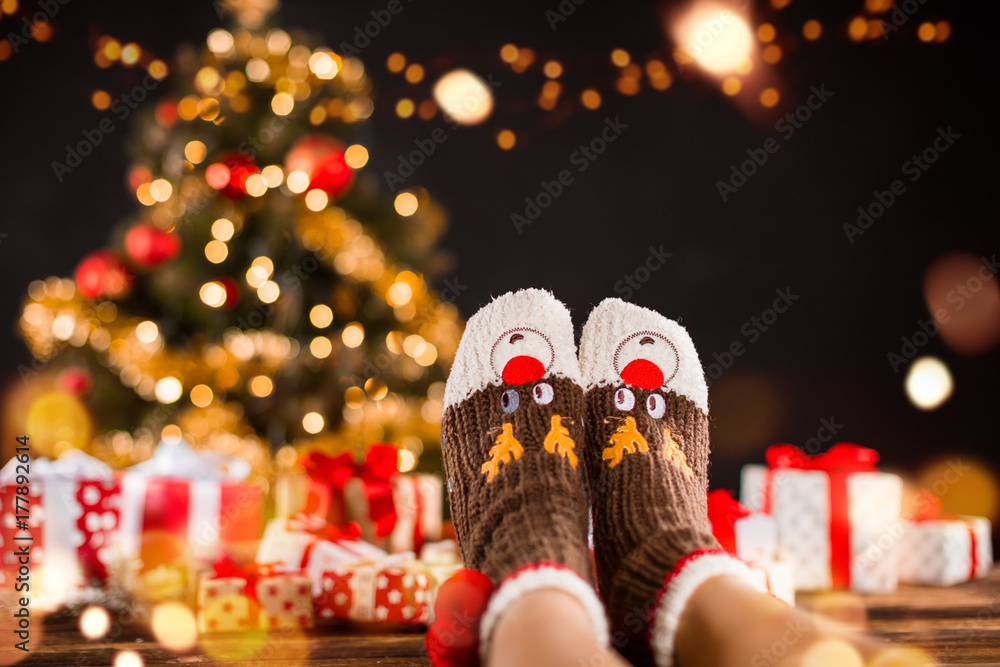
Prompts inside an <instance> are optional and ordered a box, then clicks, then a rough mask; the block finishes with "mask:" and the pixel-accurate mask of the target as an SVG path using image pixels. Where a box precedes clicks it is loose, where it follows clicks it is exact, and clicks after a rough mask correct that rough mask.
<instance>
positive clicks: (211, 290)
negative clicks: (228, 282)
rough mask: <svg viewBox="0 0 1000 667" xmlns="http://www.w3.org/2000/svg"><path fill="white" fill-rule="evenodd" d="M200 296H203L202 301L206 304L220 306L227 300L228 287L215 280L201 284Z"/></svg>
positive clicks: (213, 306)
mask: <svg viewBox="0 0 1000 667" xmlns="http://www.w3.org/2000/svg"><path fill="white" fill-rule="evenodd" d="M198 296H200V297H201V300H202V303H204V304H205V305H206V306H210V307H212V308H218V307H219V306H221V305H222V304H224V303H225V302H226V287H225V286H224V285H223V284H222V283H220V282H218V281H216V280H213V281H212V282H208V283H205V284H204V285H202V286H201V289H200V290H199V291H198Z"/></svg>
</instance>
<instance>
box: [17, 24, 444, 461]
mask: <svg viewBox="0 0 1000 667" xmlns="http://www.w3.org/2000/svg"><path fill="white" fill-rule="evenodd" d="M261 23H263V21H261V16H256V17H250V18H249V19H248V18H247V16H245V15H244V16H243V17H241V25H239V27H235V28H233V29H232V30H225V29H217V30H214V31H212V32H211V33H210V34H209V35H208V38H207V40H206V44H205V46H204V47H202V48H200V49H194V48H190V47H188V48H186V49H182V50H181V51H180V52H179V54H178V56H177V59H176V63H175V64H174V65H172V66H171V71H170V74H169V80H170V82H171V83H172V84H173V86H172V92H170V93H168V94H166V95H164V96H163V97H161V98H160V99H159V100H158V101H157V102H155V103H152V104H146V105H140V106H139V107H138V109H137V111H136V112H135V117H136V118H137V121H136V125H135V131H134V141H133V142H132V143H133V145H132V149H133V155H132V162H131V166H130V168H129V171H128V174H127V182H128V184H129V187H130V189H131V191H132V193H133V194H134V196H135V198H136V201H137V205H136V210H135V213H134V215H133V216H131V217H130V218H129V219H128V220H127V221H125V222H124V223H123V224H122V225H121V226H120V229H119V230H118V231H117V233H115V234H114V236H113V237H112V238H111V240H110V242H109V243H108V245H107V246H106V247H104V248H100V249H98V250H95V251H93V252H91V253H90V254H88V255H86V256H85V257H84V258H83V259H82V261H81V262H80V264H79V265H78V267H77V269H76V272H75V275H74V277H73V278H72V279H69V278H63V279H59V278H49V279H48V280H44V281H41V280H39V281H35V282H33V283H32V284H31V285H30V286H29V290H28V296H27V298H26V299H25V302H24V306H23V310H22V315H21V318H20V322H19V330H20V332H21V334H22V336H23V337H24V339H25V341H26V342H27V344H28V346H29V348H30V350H31V352H32V354H33V356H34V357H35V359H36V360H37V363H36V364H34V366H33V367H30V368H29V367H22V369H21V372H22V375H23V376H29V375H35V374H38V373H40V372H41V373H44V374H45V375H46V376H47V377H50V378H52V382H51V383H50V384H51V388H49V389H47V390H46V391H44V392H41V393H39V392H36V393H35V394H33V395H32V396H31V397H30V399H25V408H26V409H25V411H24V419H25V421H26V422H27V423H26V424H25V426H26V428H27V430H28V432H31V433H32V445H33V446H34V448H35V450H36V451H37V452H38V453H39V454H44V455H48V456H58V455H59V454H60V453H61V452H62V451H63V450H65V449H67V448H70V447H78V448H84V449H88V450H89V451H91V452H92V453H94V454H96V455H97V456H99V457H101V458H103V459H105V460H107V461H109V462H111V463H114V464H116V465H119V466H125V465H129V464H131V463H134V462H136V461H138V460H141V459H144V458H146V457H148V456H149V455H150V454H151V452H152V448H153V447H154V446H155V445H156V443H158V442H159V440H160V438H161V437H162V436H169V437H183V438H184V439H185V440H188V441H189V442H190V443H192V445H194V446H195V447H201V448H212V449H217V450H222V451H225V452H228V453H235V454H238V455H240V456H242V457H244V458H246V459H247V460H249V461H250V462H251V463H252V464H253V465H254V470H255V471H256V473H257V474H258V475H260V476H264V475H267V473H268V468H269V465H270V462H271V461H272V460H273V457H272V454H273V453H274V452H277V460H278V461H281V462H284V463H289V462H291V461H294V460H295V457H296V453H297V452H296V450H297V449H304V448H305V449H313V448H319V449H338V448H353V449H355V450H361V449H362V448H363V447H364V446H365V445H366V444H368V443H371V442H374V441H383V440H384V441H390V442H394V443H397V444H399V445H400V446H401V454H400V467H401V468H402V469H409V468H412V467H413V466H414V464H415V463H416V462H417V460H418V458H419V456H420V454H421V453H422V451H423V448H424V446H425V445H429V446H431V447H433V446H436V445H437V442H438V433H439V427H438V422H439V419H440V412H441V398H442V393H443V382H442V380H443V378H444V371H445V370H446V369H447V368H448V366H449V365H450V362H451V359H452V356H453V354H454V351H455V348H456V346H457V343H458V338H459V335H460V333H461V323H460V321H459V318H458V315H457V311H456V309H455V308H454V306H452V305H451V304H450V303H445V302H442V300H441V299H440V298H439V297H438V295H437V294H436V293H435V292H434V291H433V290H432V289H431V288H430V287H429V286H428V283H427V281H426V279H425V274H427V273H428V272H433V271H434V268H435V267H440V266H441V265H442V257H441V255H440V253H439V252H438V251H436V249H435V241H436V240H437V239H438V237H439V236H440V234H441V233H442V231H443V229H444V226H445V224H446V221H445V217H444V214H443V212H442V210H441V209H440V207H439V206H438V205H436V204H435V203H434V202H433V201H432V200H431V199H430V198H429V196H428V194H427V193H426V192H425V191H424V190H422V189H420V188H414V189H410V190H407V191H403V192H399V193H396V194H390V193H388V192H387V191H386V190H384V189H382V188H381V187H380V183H379V179H378V178H377V176H376V175H375V174H371V173H365V170H364V166H365V164H366V162H367V160H368V152H367V150H366V148H365V147H364V138H365V133H366V131H368V132H370V130H368V129H367V128H368V125H369V124H368V123H366V122H365V121H366V119H368V118H369V117H370V116H371V114H372V112H373V108H374V102H373V98H372V90H371V88H372V86H371V82H370V80H369V78H368V77H367V76H366V73H365V69H364V65H363V64H362V62H361V61H360V60H358V59H356V58H353V57H346V56H342V55H340V54H338V53H336V52H334V51H333V50H332V49H329V48H326V47H323V46H318V45H315V42H310V39H309V36H308V35H305V34H298V33H292V34H290V33H288V32H285V31H284V30H281V29H278V28H271V29H268V27H267V26H265V25H259V24H261ZM126 57H128V58H133V57H134V58H135V59H137V62H136V64H138V65H144V66H145V68H146V70H147V71H148V74H149V76H148V77H146V80H147V81H148V82H150V83H152V84H153V85H152V86H146V87H147V88H156V87H158V86H159V83H158V82H159V80H160V79H165V78H166V77H168V74H167V67H166V65H165V63H163V62H162V61H159V60H152V58H151V56H148V55H146V54H144V53H142V52H139V53H131V54H127V53H125V50H124V49H122V47H121V45H120V44H119V43H118V42H116V41H115V40H113V39H111V38H102V40H101V41H100V42H99V43H98V44H97V60H98V64H101V61H102V59H104V60H106V61H108V62H109V63H110V62H113V61H114V60H116V59H120V60H122V62H126V61H125V58H126ZM165 83H166V81H165ZM168 87H170V86H164V89H166V88H168ZM42 384H44V383H42ZM405 452H409V454H406V453H405Z"/></svg>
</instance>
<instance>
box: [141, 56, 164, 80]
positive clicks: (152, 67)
mask: <svg viewBox="0 0 1000 667" xmlns="http://www.w3.org/2000/svg"><path fill="white" fill-rule="evenodd" d="M146 70H147V71H148V72H149V75H150V76H151V77H153V78H154V79H156V80H157V81H160V80H162V79H165V78H166V76H167V73H168V70H167V63H165V62H163V61H162V60H154V61H153V62H151V63H149V67H147V68H146Z"/></svg>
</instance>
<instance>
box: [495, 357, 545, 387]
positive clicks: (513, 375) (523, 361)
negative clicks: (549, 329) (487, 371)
mask: <svg viewBox="0 0 1000 667" xmlns="http://www.w3.org/2000/svg"><path fill="white" fill-rule="evenodd" d="M543 375H545V366H543V365H542V362H540V361H539V360H538V359H535V358H534V357H528V356H525V355H521V356H519V357H514V358H513V359H511V360H510V361H508V362H507V365H506V366H504V367H503V381H504V382H506V383H507V384H527V383H529V382H535V381H536V380H541V379H542V376H543Z"/></svg>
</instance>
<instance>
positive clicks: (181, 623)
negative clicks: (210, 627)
mask: <svg viewBox="0 0 1000 667" xmlns="http://www.w3.org/2000/svg"><path fill="white" fill-rule="evenodd" d="M150 627H151V629H152V631H153V636H154V637H156V641H158V642H159V643H160V644H161V645H162V646H163V648H165V649H167V650H168V651H173V652H175V653H184V652H186V651H190V650H191V649H192V648H194V647H195V644H197V643H198V629H197V626H196V625H195V619H194V614H193V613H192V612H191V610H190V609H188V607H187V606H186V605H185V604H183V603H181V602H175V601H171V602H163V603H161V604H158V605H157V606H156V607H155V608H154V609H153V613H152V615H151V617H150Z"/></svg>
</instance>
